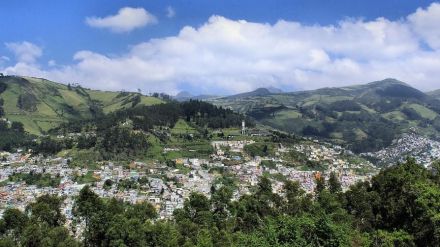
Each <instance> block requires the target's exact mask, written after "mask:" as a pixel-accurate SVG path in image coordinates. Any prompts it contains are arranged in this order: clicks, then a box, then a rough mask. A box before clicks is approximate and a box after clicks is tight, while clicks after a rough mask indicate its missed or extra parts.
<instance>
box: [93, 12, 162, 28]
mask: <svg viewBox="0 0 440 247" xmlns="http://www.w3.org/2000/svg"><path fill="white" fill-rule="evenodd" d="M86 23H87V24H88V25H89V26H91V27H96V28H105V29H110V30H111V31H113V32H116V33H124V32H130V31H133V30H134V29H136V28H141V27H144V26H146V25H149V24H155V23H157V19H156V17H155V16H154V15H152V14H150V13H149V12H148V11H146V10H145V9H143V8H130V7H125V8H121V9H120V10H119V11H118V13H117V14H116V15H111V16H107V17H103V18H100V17H87V18H86Z"/></svg>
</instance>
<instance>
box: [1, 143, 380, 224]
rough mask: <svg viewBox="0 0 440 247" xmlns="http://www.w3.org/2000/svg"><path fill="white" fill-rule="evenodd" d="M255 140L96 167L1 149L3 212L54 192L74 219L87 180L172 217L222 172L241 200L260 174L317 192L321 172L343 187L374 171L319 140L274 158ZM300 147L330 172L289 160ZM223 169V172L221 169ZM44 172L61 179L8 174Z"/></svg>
mask: <svg viewBox="0 0 440 247" xmlns="http://www.w3.org/2000/svg"><path fill="white" fill-rule="evenodd" d="M252 143H254V141H253V140H241V141H213V142H212V146H213V147H214V153H213V154H212V156H211V158H209V159H197V158H193V159H189V158H184V157H182V158H178V159H175V160H174V163H175V166H172V165H169V164H168V165H166V164H163V163H160V162H157V161H156V162H153V163H149V164H146V163H143V162H132V163H130V164H129V165H121V164H116V163H113V162H104V163H102V164H100V166H99V167H97V168H96V169H88V168H79V167H71V166H70V165H69V159H65V158H57V157H55V158H53V157H52V158H51V157H49V158H44V157H42V156H31V155H29V154H26V152H22V153H13V154H10V153H0V158H1V160H2V161H1V164H0V165H1V168H0V183H1V186H0V216H1V214H2V213H3V212H4V210H5V209H6V208H8V207H17V208H19V209H21V210H24V209H25V207H26V205H27V204H29V203H31V202H32V201H34V200H35V198H37V197H38V196H40V195H43V194H52V195H58V196H63V197H65V200H64V204H63V208H62V210H63V212H64V214H65V215H66V218H67V223H68V224H69V223H70V222H71V220H72V217H73V215H72V208H73V204H74V199H75V196H76V195H78V193H79V191H80V190H81V189H82V188H83V187H84V186H85V185H86V184H89V185H91V188H92V190H93V191H94V192H95V193H96V194H98V195H99V196H101V197H103V198H116V199H118V200H123V201H126V202H130V203H140V202H145V201H147V202H150V203H151V204H152V205H153V206H155V208H156V209H157V212H158V213H159V217H160V218H164V219H166V218H171V217H172V216H173V212H174V210H176V209H179V208H183V206H184V201H185V199H186V198H188V197H189V195H190V193H192V192H199V193H202V194H204V195H206V196H207V197H210V193H211V188H212V187H213V186H221V184H220V185H219V184H218V181H219V179H218V178H220V177H221V176H223V174H228V176H229V175H230V176H233V177H234V179H235V181H237V184H236V185H237V186H236V190H235V191H234V193H233V199H234V200H238V199H239V198H240V197H241V196H242V195H244V194H248V193H250V192H251V191H252V187H254V186H255V185H257V184H258V182H259V180H260V177H261V176H262V175H264V174H267V175H268V176H269V177H270V178H271V180H272V182H273V191H274V192H275V193H282V191H283V181H282V180H280V179H277V177H280V176H282V177H283V178H285V179H290V180H294V181H298V182H299V184H300V185H301V187H302V188H303V189H304V190H305V191H306V192H309V193H313V191H314V188H315V179H316V177H317V176H324V177H328V174H329V173H330V172H331V171H333V172H336V173H337V174H338V175H339V178H340V182H341V184H342V186H343V188H344V189H347V188H348V187H349V186H350V185H352V184H354V183H356V182H357V181H362V180H366V179H369V178H370V177H371V176H372V175H373V174H375V171H376V170H374V169H373V168H374V166H372V165H371V164H351V163H350V162H348V161H347V160H344V159H343V158H342V156H341V153H342V152H343V150H341V149H338V148H331V147H328V146H326V145H323V144H319V143H315V144H314V145H309V144H307V145H305V144H296V145H294V146H293V147H284V146H283V145H278V149H277V150H276V155H275V157H249V156H248V155H246V154H245V152H244V147H245V146H246V145H249V144H252ZM292 149H294V150H296V151H297V152H302V153H304V154H306V156H307V157H308V159H310V160H313V161H317V162H325V163H326V164H328V169H327V170H326V171H311V170H300V169H298V168H295V167H291V166H288V165H286V164H285V162H283V160H282V158H281V157H282V155H281V154H282V153H286V152H289V151H290V150H292ZM225 150H229V151H230V152H232V153H242V157H243V159H242V160H240V161H239V162H238V164H233V165H226V164H225V160H228V159H234V157H231V155H230V154H229V153H230V152H225ZM265 160H268V161H271V162H272V163H274V164H275V166H273V167H266V166H262V165H261V163H262V162H263V161H265ZM370 165H371V166H372V167H373V168H372V169H371V170H372V172H370V173H368V174H362V175H360V174H357V173H356V169H354V168H356V166H370ZM218 170H221V171H223V172H218ZM31 172H32V173H45V174H49V175H50V176H51V177H57V178H59V181H60V182H59V185H57V186H56V187H38V186H36V185H28V184H26V183H25V182H24V181H11V180H10V179H9V178H10V176H12V175H13V174H17V173H31ZM86 176H88V177H89V180H79V179H78V178H80V177H86ZM124 181H131V182H132V183H133V184H135V185H136V186H129V187H124V186H121V184H122V183H123V182H124Z"/></svg>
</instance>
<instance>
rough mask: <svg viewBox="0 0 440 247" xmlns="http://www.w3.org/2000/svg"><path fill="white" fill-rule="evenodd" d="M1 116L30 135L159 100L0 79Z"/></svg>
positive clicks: (21, 79) (28, 79)
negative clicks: (73, 121)
mask: <svg viewBox="0 0 440 247" xmlns="http://www.w3.org/2000/svg"><path fill="white" fill-rule="evenodd" d="M0 85H2V86H1V87H3V88H4V90H2V91H0V98H2V99H3V101H4V105H3V110H4V114H5V117H6V118H8V119H9V120H11V121H19V122H22V123H23V124H24V127H25V129H26V130H27V131H28V132H30V133H33V134H40V133H43V132H45V131H47V130H49V129H51V128H53V127H56V126H58V125H59V124H60V123H62V122H65V121H67V120H70V119H87V118H91V117H93V116H96V115H99V114H102V113H108V112H112V111H115V110H118V109H122V108H130V107H132V106H133V105H137V104H143V105H152V104H158V103H161V102H162V100H160V99H157V98H154V97H147V96H143V95H140V94H137V93H129V92H108V91H98V90H91V89H85V88H82V87H81V86H77V85H74V86H72V85H65V84H60V83H56V82H52V81H48V80H45V79H40V78H33V77H16V76H2V77H0Z"/></svg>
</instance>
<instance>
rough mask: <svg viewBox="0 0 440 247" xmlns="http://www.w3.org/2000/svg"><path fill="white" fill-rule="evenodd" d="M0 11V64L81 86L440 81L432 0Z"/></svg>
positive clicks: (39, 4)
mask: <svg viewBox="0 0 440 247" xmlns="http://www.w3.org/2000/svg"><path fill="white" fill-rule="evenodd" d="M0 16H1V17H2V18H1V24H0V27H1V28H0V72H2V73H4V74H8V75H23V76H35V77H43V78H46V79H50V80H54V81H57V82H62V83H79V84H81V85H82V86H84V87H88V88H92V89H101V90H126V91H137V90H138V89H140V90H142V92H144V93H151V92H166V93H169V94H176V93H178V92H179V91H183V90H185V91H189V92H191V93H193V94H215V95H225V94H234V93H239V92H245V91H250V90H253V89H256V88H259V87H269V86H273V87H277V88H281V89H283V90H285V91H295V90H309V89H316V88H321V87H338V86H346V85H353V84H361V83H367V82H371V81H377V80H382V79H385V78H396V79H398V80H401V81H404V82H406V83H408V84H410V85H412V86H414V87H416V88H418V89H420V90H423V91H430V90H434V89H439V88H440V28H438V26H439V25H440V3H438V2H434V1H423V0H420V1H401V0H389V1H382V0H380V1H378V0H368V1H361V0H358V1H353V0H339V1H336V0H321V1H317V0H303V1H299V0H276V1H275V0H271V1H255V0H241V1H237V0H210V1H195V0H191V1H190V0H174V1H170V0H160V1H159V0H150V1H145V0H144V1H141V0H138V1H127V0H124V1H122V0H95V1H90V0H75V1H70V0H38V1H36V0H21V1H4V2H2V4H1V6H0Z"/></svg>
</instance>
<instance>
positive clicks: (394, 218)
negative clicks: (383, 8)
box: [0, 159, 440, 247]
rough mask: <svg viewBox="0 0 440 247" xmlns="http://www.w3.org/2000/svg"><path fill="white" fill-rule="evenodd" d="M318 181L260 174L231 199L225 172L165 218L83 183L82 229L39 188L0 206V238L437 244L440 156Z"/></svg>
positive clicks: (18, 241)
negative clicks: (0, 211) (356, 178)
mask: <svg viewBox="0 0 440 247" xmlns="http://www.w3.org/2000/svg"><path fill="white" fill-rule="evenodd" d="M316 182H317V186H316V189H315V193H314V194H313V195H312V194H306V193H304V191H303V190H302V189H301V188H300V185H299V184H298V183H297V182H292V181H286V182H285V184H284V190H283V192H282V193H281V194H275V193H273V192H272V186H271V182H270V180H269V179H268V178H267V177H264V176H263V177H261V179H260V182H259V184H258V185H257V186H256V188H255V190H254V191H253V193H252V194H250V195H245V196H242V197H241V198H240V199H239V200H235V201H234V200H232V191H233V188H234V184H233V183H231V181H230V180H228V179H224V181H223V182H222V184H221V186H213V187H212V189H211V190H212V193H211V197H210V198H207V197H206V196H204V195H202V194H198V193H192V194H191V195H190V196H189V198H188V199H187V200H186V201H185V203H184V207H183V208H182V209H178V210H175V212H174V218H173V219H172V220H160V219H158V218H157V213H156V212H155V209H154V207H153V206H152V205H151V204H149V203H147V202H144V203H138V204H128V203H124V202H121V201H118V200H116V199H102V198H100V197H98V196H97V195H96V194H95V193H94V192H93V191H92V189H91V188H90V187H88V186H85V187H84V188H83V189H82V190H81V191H80V193H79V195H78V196H77V197H76V199H75V204H74V208H73V215H74V220H73V222H72V225H73V226H78V225H79V226H81V229H82V231H77V229H79V228H75V227H73V228H72V229H67V228H66V227H65V226H64V224H65V222H66V218H65V217H64V215H63V214H62V212H61V209H60V207H61V205H62V201H63V198H60V197H54V196H49V195H43V196H41V197H39V198H37V199H36V201H35V202H34V203H31V204H29V205H28V206H27V207H26V210H25V211H24V212H22V211H19V210H17V209H13V208H10V209H7V210H6V211H5V213H4V215H3V218H2V219H1V220H0V235H1V239H0V246H36V247H38V246H439V244H440V164H439V163H436V164H434V165H433V168H432V170H427V169H425V168H423V167H422V166H420V165H418V164H416V163H415V161H414V160H413V159H408V160H407V161H406V162H405V163H402V164H397V165H395V166H392V167H389V168H386V169H383V170H382V171H381V172H380V173H379V174H378V175H376V176H375V177H373V179H372V180H371V182H361V183H358V184H356V185H354V186H352V187H351V188H350V189H349V190H348V191H346V192H342V190H341V185H340V183H339V182H338V179H337V178H336V176H335V174H333V173H332V174H331V175H330V178H329V179H328V180H327V181H325V180H324V179H323V178H322V177H318V178H317V181H316ZM69 230H73V231H69ZM74 235H78V236H79V238H74V237H73V236H74Z"/></svg>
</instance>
